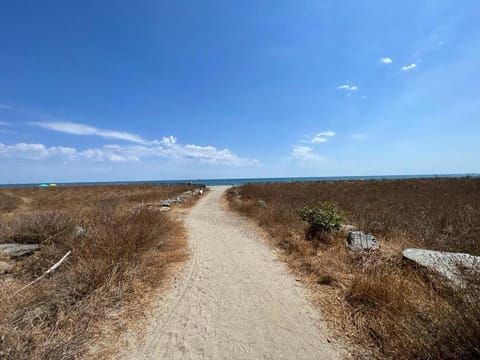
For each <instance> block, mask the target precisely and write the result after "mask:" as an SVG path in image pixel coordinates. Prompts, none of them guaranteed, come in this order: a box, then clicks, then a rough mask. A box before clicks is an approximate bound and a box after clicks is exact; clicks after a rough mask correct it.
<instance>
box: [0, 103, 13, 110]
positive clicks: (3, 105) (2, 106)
mask: <svg viewBox="0 0 480 360" xmlns="http://www.w3.org/2000/svg"><path fill="white" fill-rule="evenodd" d="M0 109H13V106H10V105H6V104H0Z"/></svg>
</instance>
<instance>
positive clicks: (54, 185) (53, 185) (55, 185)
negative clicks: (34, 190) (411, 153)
mask: <svg viewBox="0 0 480 360" xmlns="http://www.w3.org/2000/svg"><path fill="white" fill-rule="evenodd" d="M48 186H49V187H57V186H58V185H57V184H50V185H48Z"/></svg>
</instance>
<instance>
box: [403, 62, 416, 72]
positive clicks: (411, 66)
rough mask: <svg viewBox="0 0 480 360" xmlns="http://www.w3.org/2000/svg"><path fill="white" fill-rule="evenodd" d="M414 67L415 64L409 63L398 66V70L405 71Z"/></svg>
mask: <svg viewBox="0 0 480 360" xmlns="http://www.w3.org/2000/svg"><path fill="white" fill-rule="evenodd" d="M416 67H417V65H416V64H410V65H406V66H402V67H401V68H400V70H402V71H404V72H405V71H410V70H413V69H415V68H416Z"/></svg>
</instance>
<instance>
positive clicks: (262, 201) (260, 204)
mask: <svg viewBox="0 0 480 360" xmlns="http://www.w3.org/2000/svg"><path fill="white" fill-rule="evenodd" d="M257 204H258V205H259V206H260V207H262V208H266V207H267V202H266V201H265V200H258V201H257Z"/></svg>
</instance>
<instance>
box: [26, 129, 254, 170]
mask: <svg viewBox="0 0 480 360" xmlns="http://www.w3.org/2000/svg"><path fill="white" fill-rule="evenodd" d="M30 124H31V125H34V126H39V127H42V128H45V129H49V130H53V131H58V132H63V133H67V134H74V135H94V136H100V137H103V138H110V139H119V140H126V141H129V142H133V143H136V144H134V145H132V144H130V145H104V146H102V147H99V148H90V149H86V150H82V151H77V150H75V149H74V150H75V156H70V158H77V159H86V160H91V161H113V162H127V161H139V160H141V159H142V158H147V157H149V158H155V157H157V158H163V159H186V160H195V161H199V162H203V163H213V164H224V165H231V166H250V165H258V164H259V162H258V160H255V159H249V158H243V157H240V156H238V155H236V154H234V153H232V152H231V151H230V150H229V149H217V148H216V147H213V146H199V145H195V144H180V143H178V141H177V138H176V137H175V136H166V137H163V138H162V139H161V140H153V141H150V140H146V139H143V138H142V137H140V136H139V135H135V134H130V133H127V132H122V131H115V130H102V129H97V128H95V127H93V126H89V125H83V124H78V123H72V122H34V123H30ZM42 146H43V145H42ZM44 148H45V147H44ZM32 158H37V157H32Z"/></svg>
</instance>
